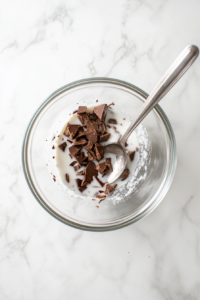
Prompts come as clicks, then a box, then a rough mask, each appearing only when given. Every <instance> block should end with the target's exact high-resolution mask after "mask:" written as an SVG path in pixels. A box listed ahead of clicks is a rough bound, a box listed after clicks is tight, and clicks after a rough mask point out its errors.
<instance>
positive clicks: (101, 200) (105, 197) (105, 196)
mask: <svg viewBox="0 0 200 300" xmlns="http://www.w3.org/2000/svg"><path fill="white" fill-rule="evenodd" d="M105 199H106V196H105V198H102V199H100V200H99V202H98V203H101V202H102V201H104V200H105Z"/></svg>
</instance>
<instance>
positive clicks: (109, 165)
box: [106, 157, 113, 172]
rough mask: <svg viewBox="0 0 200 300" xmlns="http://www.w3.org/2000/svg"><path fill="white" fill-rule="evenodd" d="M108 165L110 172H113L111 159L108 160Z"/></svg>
mask: <svg viewBox="0 0 200 300" xmlns="http://www.w3.org/2000/svg"><path fill="white" fill-rule="evenodd" d="M106 165H107V166H108V168H109V169H110V171H111V172H112V171H113V168H112V165H111V158H110V157H109V158H106Z"/></svg>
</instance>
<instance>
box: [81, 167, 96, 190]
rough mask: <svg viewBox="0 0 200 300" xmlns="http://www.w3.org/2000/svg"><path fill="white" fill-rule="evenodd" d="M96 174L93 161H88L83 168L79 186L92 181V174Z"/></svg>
mask: <svg viewBox="0 0 200 300" xmlns="http://www.w3.org/2000/svg"><path fill="white" fill-rule="evenodd" d="M97 174H98V172H97V170H96V166H95V163H93V162H89V163H88V165H87V167H86V168H85V176H84V178H83V181H82V183H81V186H84V185H87V184H90V183H91V182H92V181H93V176H94V177H96V176H97Z"/></svg>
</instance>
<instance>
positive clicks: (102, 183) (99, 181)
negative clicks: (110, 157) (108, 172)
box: [96, 176, 105, 187]
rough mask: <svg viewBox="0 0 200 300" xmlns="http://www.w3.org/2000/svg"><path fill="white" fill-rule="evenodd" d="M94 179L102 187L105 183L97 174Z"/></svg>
mask: <svg viewBox="0 0 200 300" xmlns="http://www.w3.org/2000/svg"><path fill="white" fill-rule="evenodd" d="M96 180H97V181H98V183H99V184H100V185H101V186H102V187H104V185H105V183H104V182H102V181H101V180H100V179H99V178H98V177H97V176H96Z"/></svg>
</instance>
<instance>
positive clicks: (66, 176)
mask: <svg viewBox="0 0 200 300" xmlns="http://www.w3.org/2000/svg"><path fill="white" fill-rule="evenodd" d="M65 179H66V180H67V182H69V174H65Z"/></svg>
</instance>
